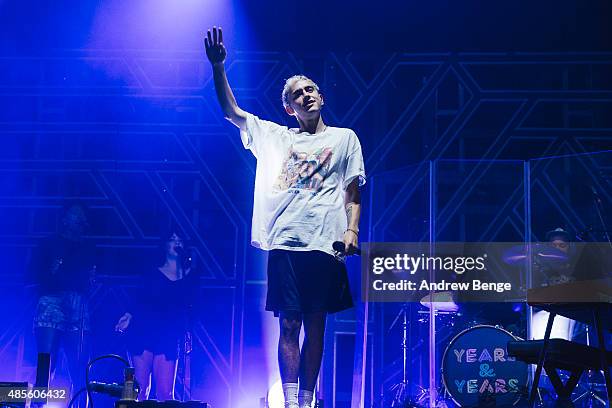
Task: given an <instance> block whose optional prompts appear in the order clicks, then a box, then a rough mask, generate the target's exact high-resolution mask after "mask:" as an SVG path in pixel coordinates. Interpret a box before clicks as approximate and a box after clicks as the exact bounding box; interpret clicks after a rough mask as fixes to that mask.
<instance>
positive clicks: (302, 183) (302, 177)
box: [274, 146, 333, 192]
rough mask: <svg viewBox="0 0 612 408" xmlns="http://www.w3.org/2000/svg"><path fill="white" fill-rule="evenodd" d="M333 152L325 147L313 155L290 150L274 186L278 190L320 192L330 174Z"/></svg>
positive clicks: (291, 148)
mask: <svg viewBox="0 0 612 408" xmlns="http://www.w3.org/2000/svg"><path fill="white" fill-rule="evenodd" d="M332 155H333V152H332V149H331V148H330V147H324V148H321V149H318V150H316V151H315V152H313V153H308V152H298V151H295V150H293V146H291V147H290V148H289V152H288V153H287V158H286V159H285V160H284V161H283V165H282V167H281V173H280V174H279V176H278V179H277V180H276V183H275V184H274V188H275V189H277V190H289V189H300V190H309V191H314V192H317V191H320V190H321V188H323V182H324V181H325V179H326V178H327V175H328V174H329V168H330V166H331V158H332Z"/></svg>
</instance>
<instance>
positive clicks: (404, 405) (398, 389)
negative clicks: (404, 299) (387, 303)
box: [389, 303, 420, 408]
mask: <svg viewBox="0 0 612 408" xmlns="http://www.w3.org/2000/svg"><path fill="white" fill-rule="evenodd" d="M411 311H412V305H411V304H407V303H404V304H403V305H402V307H401V309H400V311H399V312H398V313H397V316H395V319H394V320H393V323H391V327H389V331H391V329H393V327H395V325H396V324H397V322H398V321H399V320H400V318H402V380H401V381H400V382H399V383H396V384H394V385H393V386H391V388H390V390H391V391H393V392H394V396H393V401H392V402H391V407H393V408H395V407H397V408H412V407H420V405H419V404H418V403H417V402H416V401H415V400H414V399H413V398H412V395H410V383H411V381H409V380H408V359H409V357H410V355H409V352H408V350H410V348H411V346H412V344H411V334H412V333H411V332H412V330H411V329H412V326H411V327H408V314H409V313H410V312H411Z"/></svg>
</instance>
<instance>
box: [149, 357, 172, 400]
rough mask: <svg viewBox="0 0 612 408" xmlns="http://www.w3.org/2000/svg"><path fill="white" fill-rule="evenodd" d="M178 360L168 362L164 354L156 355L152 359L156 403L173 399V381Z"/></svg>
mask: <svg viewBox="0 0 612 408" xmlns="http://www.w3.org/2000/svg"><path fill="white" fill-rule="evenodd" d="M177 363H178V360H168V359H167V358H166V355H165V354H156V355H155V357H154V358H153V378H154V379H155V397H156V399H157V400H158V401H168V400H173V399H174V381H175V380H176V369H177V366H178V364H177Z"/></svg>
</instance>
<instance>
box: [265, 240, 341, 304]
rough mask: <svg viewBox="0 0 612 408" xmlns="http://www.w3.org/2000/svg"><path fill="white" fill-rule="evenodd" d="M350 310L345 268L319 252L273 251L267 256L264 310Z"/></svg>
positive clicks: (331, 257) (332, 258)
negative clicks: (266, 288) (266, 290)
mask: <svg viewBox="0 0 612 408" xmlns="http://www.w3.org/2000/svg"><path fill="white" fill-rule="evenodd" d="M351 307H353V299H352V298H351V291H350V288H349V281H348V275H347V272H346V265H345V264H344V263H343V262H340V261H338V260H337V259H336V258H334V257H333V256H332V255H329V254H327V253H325V252H322V251H286V250H282V249H274V250H272V251H270V252H269V256H268V296H267V298H266V310H269V311H272V312H274V315H275V316H278V315H279V313H280V312H297V313H311V312H328V313H335V312H339V311H341V310H345V309H349V308H351Z"/></svg>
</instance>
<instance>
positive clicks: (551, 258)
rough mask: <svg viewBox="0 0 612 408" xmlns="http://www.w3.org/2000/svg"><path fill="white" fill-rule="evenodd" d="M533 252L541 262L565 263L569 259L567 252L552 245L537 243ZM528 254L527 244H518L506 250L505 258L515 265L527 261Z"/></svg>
mask: <svg viewBox="0 0 612 408" xmlns="http://www.w3.org/2000/svg"><path fill="white" fill-rule="evenodd" d="M531 253H532V255H533V256H534V257H535V258H536V259H537V260H538V261H539V262H551V263H563V262H567V261H568V259H569V257H568V256H567V254H566V253H565V252H563V251H561V250H559V249H557V248H555V247H552V246H550V245H542V244H535V245H533V246H532V248H531ZM527 256H528V248H527V245H517V246H514V247H512V248H510V249H508V250H506V251H505V252H504V255H503V260H504V262H505V263H507V264H508V265H515V264H518V263H520V262H523V261H525V259H527Z"/></svg>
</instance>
